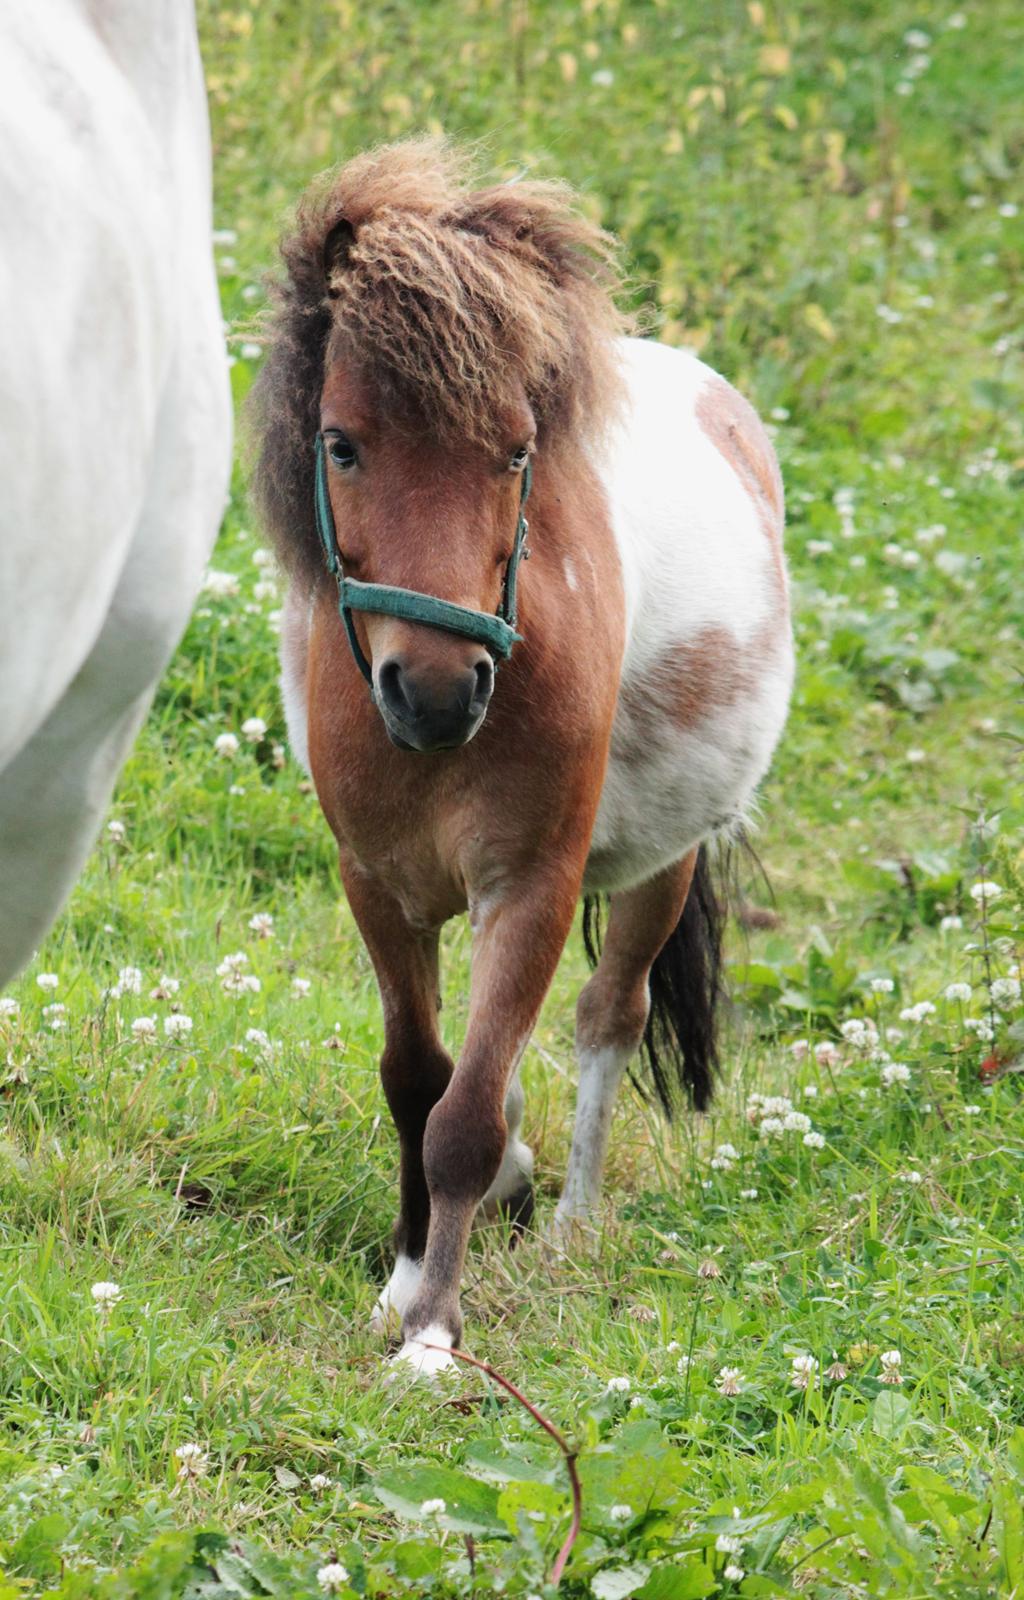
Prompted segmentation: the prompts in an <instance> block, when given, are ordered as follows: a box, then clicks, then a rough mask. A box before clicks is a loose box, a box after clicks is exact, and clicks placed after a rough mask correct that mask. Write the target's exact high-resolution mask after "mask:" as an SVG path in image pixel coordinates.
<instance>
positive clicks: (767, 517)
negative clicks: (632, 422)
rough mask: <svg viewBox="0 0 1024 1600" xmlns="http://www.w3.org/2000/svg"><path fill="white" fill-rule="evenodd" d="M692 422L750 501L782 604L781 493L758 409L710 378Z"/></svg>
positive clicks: (722, 382)
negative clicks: (720, 455)
mask: <svg viewBox="0 0 1024 1600" xmlns="http://www.w3.org/2000/svg"><path fill="white" fill-rule="evenodd" d="M696 415H697V422H698V424H699V425H700V427H701V428H702V429H703V430H704V432H705V433H706V434H707V436H708V438H709V439H710V440H711V443H712V444H713V445H714V446H715V448H716V449H717V450H719V451H720V452H721V454H722V455H723V456H724V457H725V459H726V461H727V462H728V463H729V465H730V467H731V468H732V470H733V472H734V473H735V474H736V476H737V478H738V479H739V481H740V483H741V484H742V485H743V487H744V489H746V491H747V494H748V495H749V496H750V498H751V500H752V501H753V503H754V507H755V509H756V511H757V514H758V517H759V518H760V522H761V527H762V528H763V529H764V534H765V537H766V539H767V540H768V543H769V544H770V546H771V550H772V568H773V572H774V574H775V580H776V586H777V590H778V593H779V595H780V596H781V598H782V600H783V603H784V604H785V600H786V594H787V589H786V567H785V562H784V560H783V554H782V530H783V524H784V522H785V514H786V511H785V495H784V492H783V487H782V474H781V472H780V471H779V463H778V460H777V459H776V455H775V451H774V450H773V448H772V442H771V440H770V439H769V437H768V435H767V433H766V432H765V428H764V424H763V423H762V421H761V419H760V417H759V416H758V414H757V412H756V411H755V410H754V408H753V406H752V405H751V404H750V403H749V401H747V400H745V399H744V398H743V396H742V395H741V394H739V393H738V392H737V391H736V390H735V389H734V388H733V386H732V384H731V383H726V381H725V379H724V378H719V377H710V378H709V379H708V381H707V382H706V383H705V384H704V385H703V387H702V389H701V391H700V394H699V396H698V399H697V405H696Z"/></svg>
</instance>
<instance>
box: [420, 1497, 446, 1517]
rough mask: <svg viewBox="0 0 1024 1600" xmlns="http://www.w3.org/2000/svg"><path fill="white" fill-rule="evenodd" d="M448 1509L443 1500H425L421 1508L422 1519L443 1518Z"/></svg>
mask: <svg viewBox="0 0 1024 1600" xmlns="http://www.w3.org/2000/svg"><path fill="white" fill-rule="evenodd" d="M447 1509H448V1507H447V1505H446V1504H445V1502H444V1501H443V1500H424V1502H423V1504H422V1505H421V1506H420V1516H421V1517H443V1516H444V1514H445V1512H446V1511H447Z"/></svg>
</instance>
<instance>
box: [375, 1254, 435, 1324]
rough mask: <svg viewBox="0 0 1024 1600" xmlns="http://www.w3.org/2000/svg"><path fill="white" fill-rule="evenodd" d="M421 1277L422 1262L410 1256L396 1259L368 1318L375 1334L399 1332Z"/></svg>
mask: <svg viewBox="0 0 1024 1600" xmlns="http://www.w3.org/2000/svg"><path fill="white" fill-rule="evenodd" d="M422 1277H423V1262H422V1261H414V1260H413V1258H412V1256H403V1255H399V1256H398V1257H397V1258H396V1260H395V1265H394V1270H393V1271H392V1273H391V1277H390V1278H389V1279H388V1281H387V1283H386V1284H385V1285H384V1287H383V1289H382V1290H381V1292H380V1295H379V1296H378V1299H377V1304H376V1305H375V1306H374V1308H373V1313H372V1315H371V1317H370V1326H371V1328H373V1330H374V1332H375V1333H383V1334H385V1335H391V1334H397V1333H399V1332H400V1331H401V1327H402V1318H403V1317H404V1316H405V1313H406V1312H407V1311H408V1309H409V1307H410V1306H411V1305H412V1303H413V1300H414V1299H415V1297H416V1291H417V1289H418V1288H419V1286H420V1281H421V1279H422Z"/></svg>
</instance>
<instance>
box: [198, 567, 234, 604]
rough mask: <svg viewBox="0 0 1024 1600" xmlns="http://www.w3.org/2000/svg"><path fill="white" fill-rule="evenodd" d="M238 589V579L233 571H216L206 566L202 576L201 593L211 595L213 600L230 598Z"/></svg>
mask: <svg viewBox="0 0 1024 1600" xmlns="http://www.w3.org/2000/svg"><path fill="white" fill-rule="evenodd" d="M238 589H239V584H238V579H237V578H236V577H235V575H234V573H233V572H217V571H216V570H215V569H214V568H213V567H208V568H207V570H206V572H205V574H204V576H203V593H204V594H210V595H213V597H214V599H215V600H230V599H232V598H233V597H234V596H235V595H236V594H237V593H238Z"/></svg>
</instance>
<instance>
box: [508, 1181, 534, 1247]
mask: <svg viewBox="0 0 1024 1600" xmlns="http://www.w3.org/2000/svg"><path fill="white" fill-rule="evenodd" d="M535 1210H536V1204H535V1202H534V1195H533V1184H532V1183H530V1182H529V1181H527V1182H526V1183H524V1184H523V1186H522V1188H521V1189H517V1190H516V1192H515V1194H511V1195H509V1197H508V1199H507V1200H503V1201H502V1202H501V1213H502V1215H503V1216H505V1217H507V1218H508V1221H509V1223H510V1225H511V1228H512V1237H511V1239H510V1240H509V1244H510V1245H511V1247H512V1248H513V1249H515V1247H516V1245H517V1244H518V1243H519V1241H520V1239H521V1238H522V1237H523V1234H524V1233H526V1232H527V1230H528V1229H529V1228H530V1226H531V1225H532V1223H533V1214H534V1212H535Z"/></svg>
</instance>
